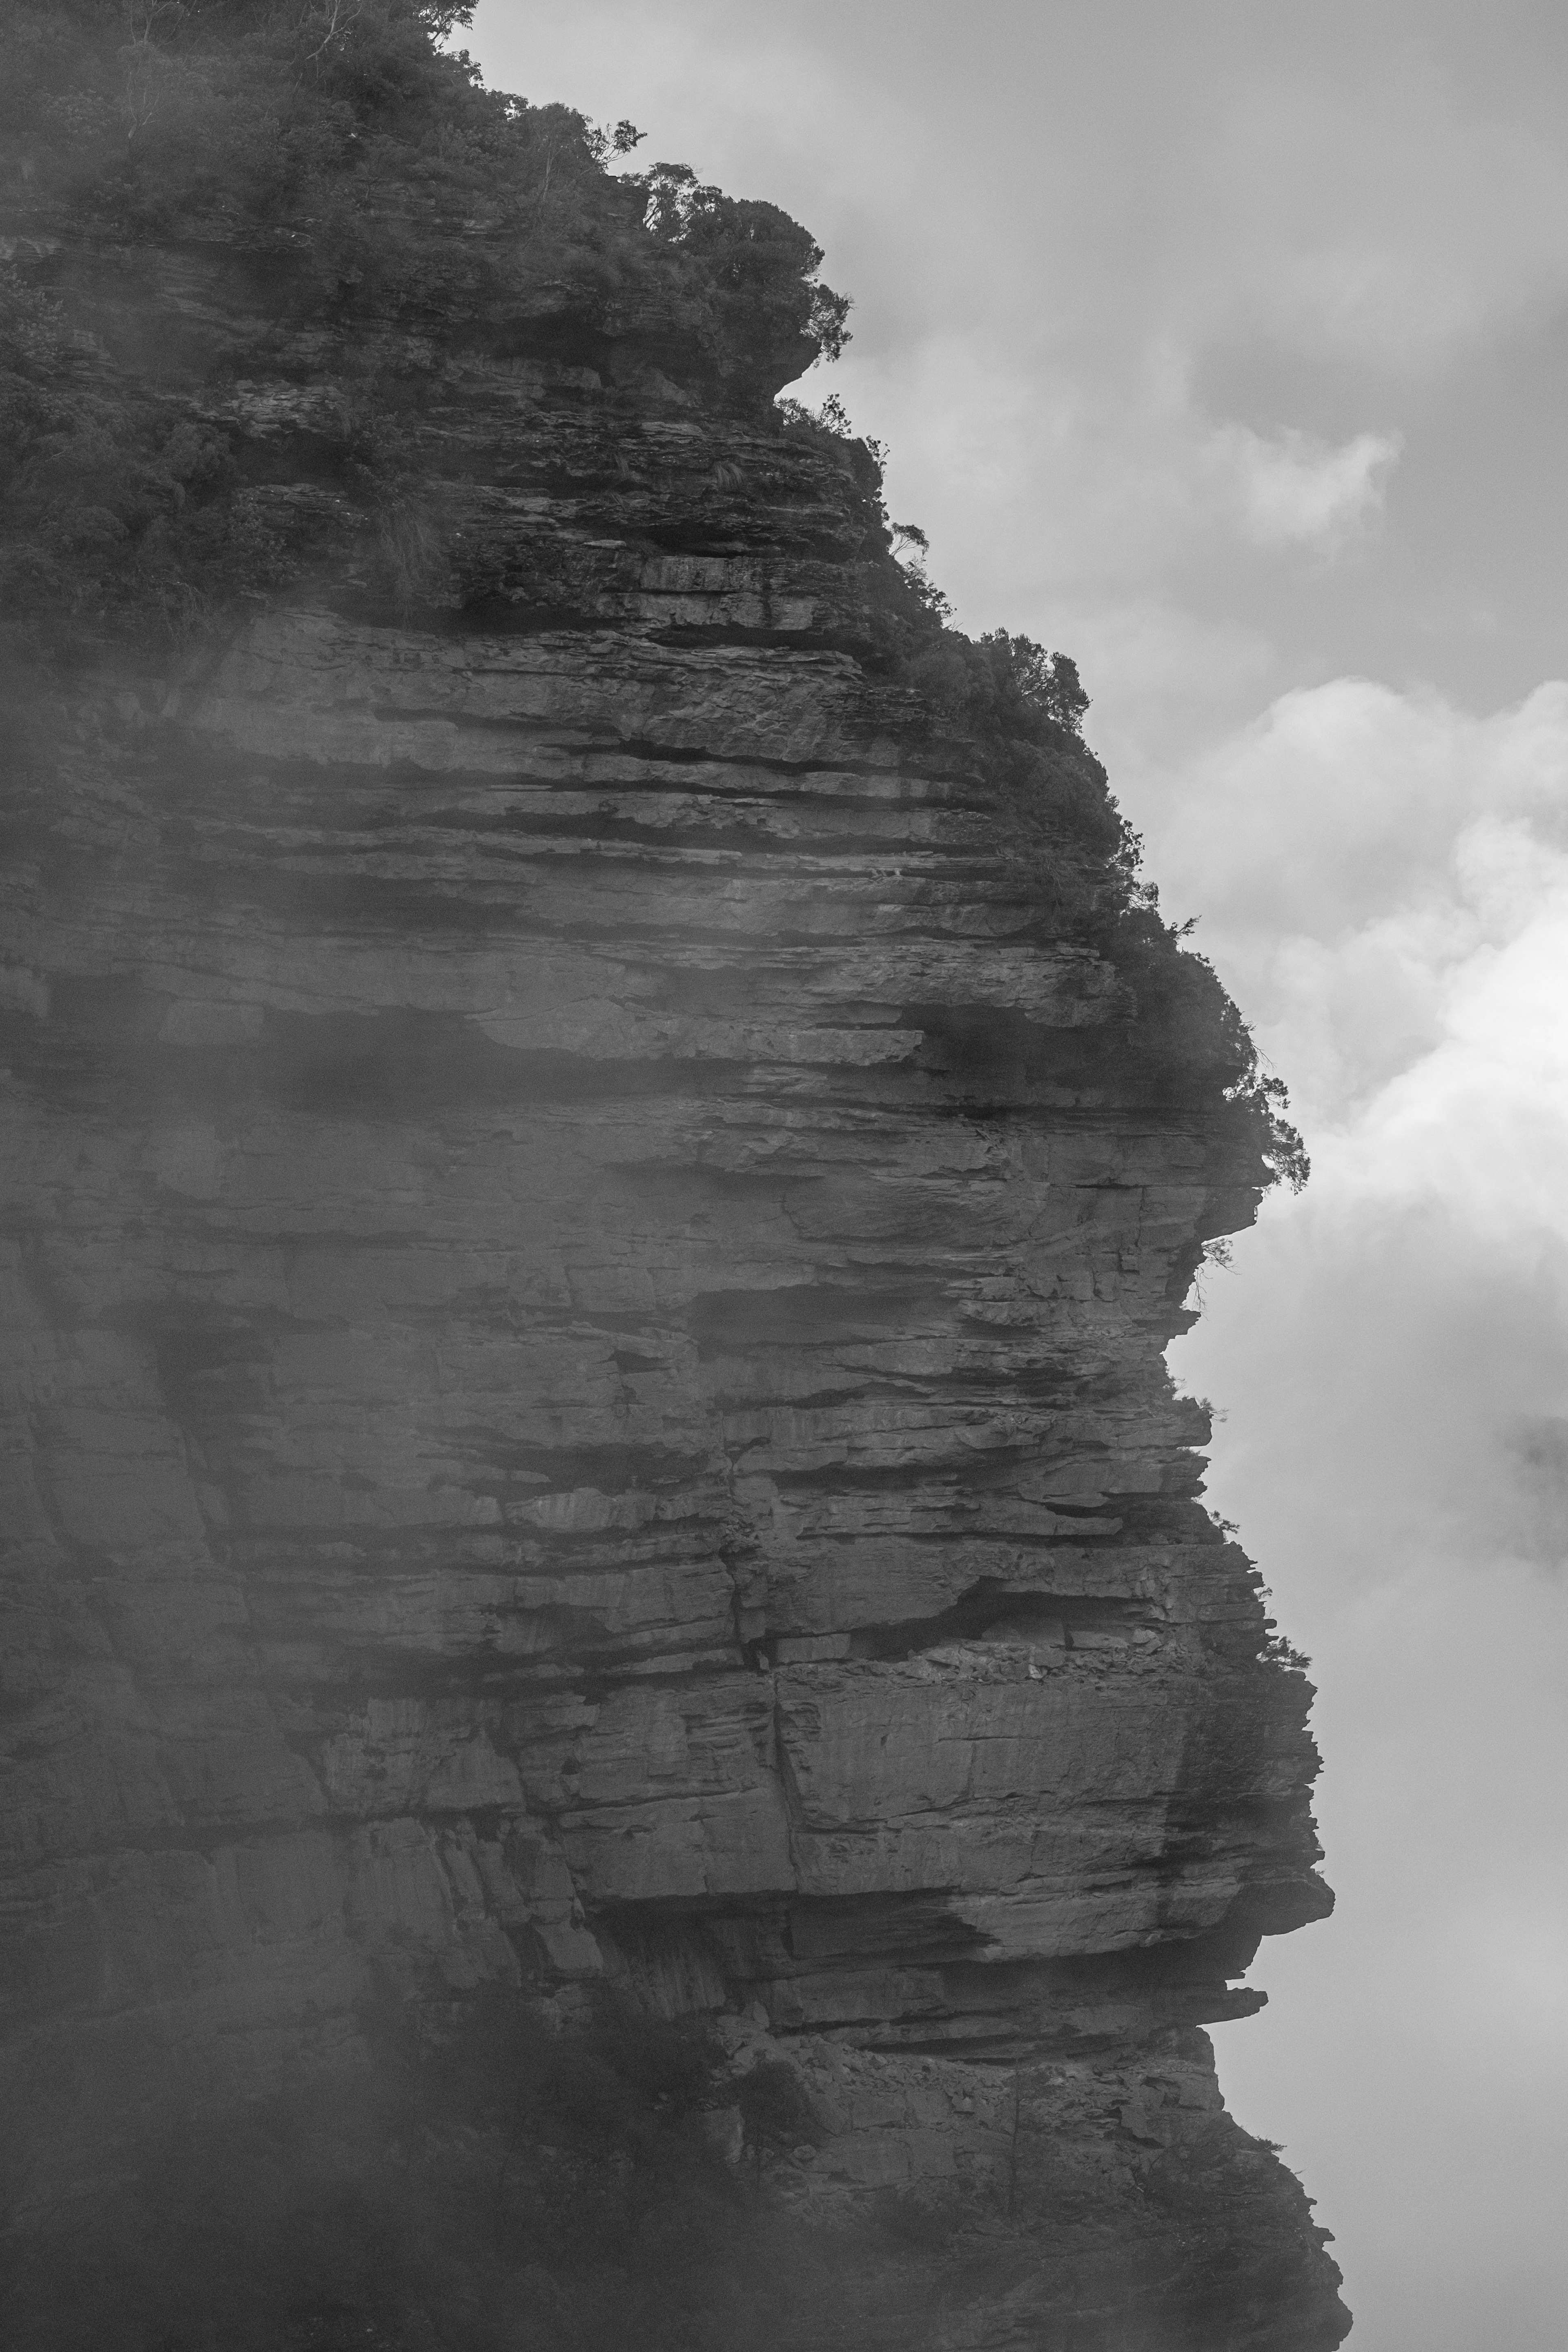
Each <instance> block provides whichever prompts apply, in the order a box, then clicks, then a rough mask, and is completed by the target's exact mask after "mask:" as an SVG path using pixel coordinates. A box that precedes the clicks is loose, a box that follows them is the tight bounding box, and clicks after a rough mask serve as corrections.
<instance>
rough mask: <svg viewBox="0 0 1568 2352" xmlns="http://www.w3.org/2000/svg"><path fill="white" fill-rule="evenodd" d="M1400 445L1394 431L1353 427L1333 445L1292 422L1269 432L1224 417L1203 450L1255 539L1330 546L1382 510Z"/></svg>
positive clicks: (1276, 544) (1324, 548)
mask: <svg viewBox="0 0 1568 2352" xmlns="http://www.w3.org/2000/svg"><path fill="white" fill-rule="evenodd" d="M1399 451H1400V438H1399V436H1398V435H1397V434H1385V433H1358V434H1357V435H1356V436H1355V438H1354V439H1353V440H1351V441H1346V442H1343V443H1342V444H1341V445H1340V446H1338V447H1337V448H1336V447H1334V446H1331V444H1329V443H1328V442H1324V441H1320V440H1317V439H1315V438H1314V437H1313V436H1311V435H1310V434H1308V433H1301V432H1298V431H1297V430H1295V429H1294V428H1293V427H1286V428H1285V429H1284V430H1283V431H1281V432H1279V433H1277V434H1275V435H1274V436H1272V437H1266V436H1264V435H1263V434H1261V433H1255V432H1254V431H1253V430H1252V428H1251V426H1250V425H1219V426H1217V427H1216V428H1215V431H1214V432H1213V433H1212V434H1210V436H1209V437H1208V441H1207V444H1206V447H1205V456H1206V457H1207V459H1208V461H1209V463H1210V465H1211V466H1212V467H1213V468H1214V471H1215V475H1216V477H1217V478H1218V480H1219V482H1220V484H1221V487H1222V490H1226V491H1228V492H1229V494H1230V496H1231V498H1232V499H1234V500H1235V503H1236V506H1237V510H1238V515H1239V520H1240V523H1241V527H1242V529H1243V530H1244V531H1245V532H1246V534H1247V537H1248V538H1249V539H1251V540H1253V541H1255V542H1256V543H1257V545H1258V546H1259V547H1289V546H1302V547H1310V548H1315V549H1317V550H1318V551H1321V552H1324V553H1327V552H1329V551H1332V550H1336V549H1338V548H1340V547H1342V546H1343V545H1344V544H1345V543H1346V542H1347V541H1349V540H1351V539H1352V538H1354V537H1355V536H1357V535H1358V534H1360V533H1362V532H1364V531H1366V530H1370V529H1371V528H1372V526H1373V524H1374V523H1375V522H1376V521H1377V520H1378V519H1379V518H1380V517H1381V515H1382V512H1383V501H1384V493H1385V491H1386V488H1387V483H1388V476H1389V474H1390V472H1391V471H1392V470H1393V467H1394V465H1395V464H1396V462H1397V460H1398V457H1399Z"/></svg>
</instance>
